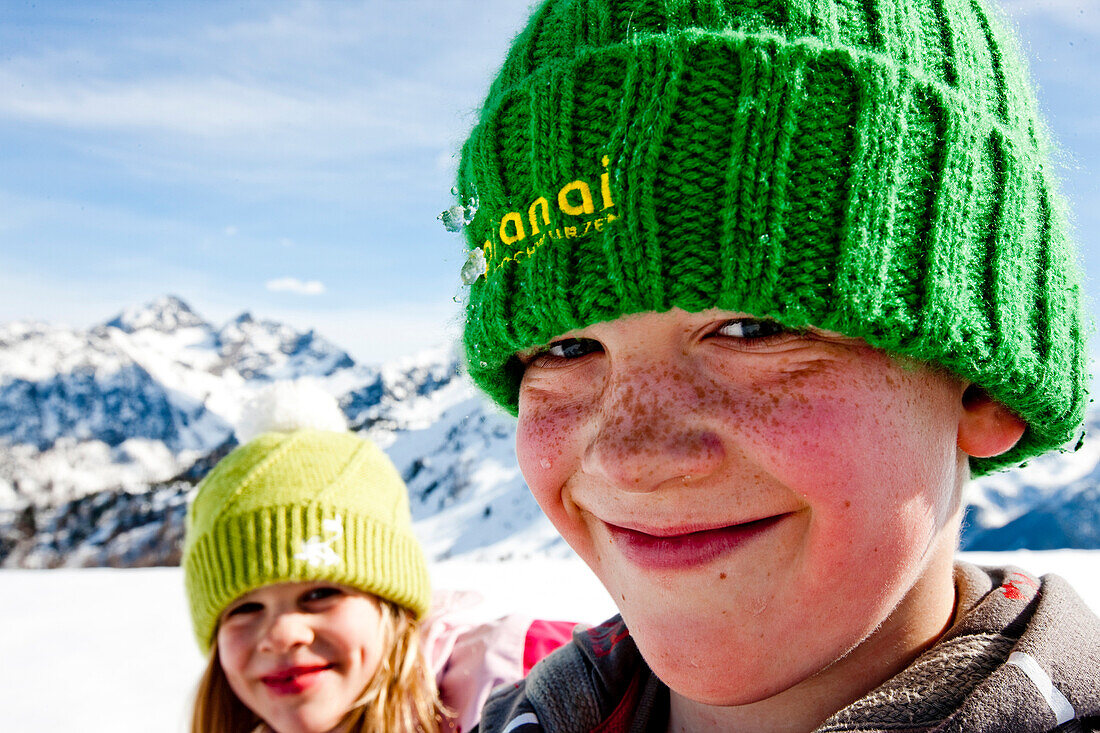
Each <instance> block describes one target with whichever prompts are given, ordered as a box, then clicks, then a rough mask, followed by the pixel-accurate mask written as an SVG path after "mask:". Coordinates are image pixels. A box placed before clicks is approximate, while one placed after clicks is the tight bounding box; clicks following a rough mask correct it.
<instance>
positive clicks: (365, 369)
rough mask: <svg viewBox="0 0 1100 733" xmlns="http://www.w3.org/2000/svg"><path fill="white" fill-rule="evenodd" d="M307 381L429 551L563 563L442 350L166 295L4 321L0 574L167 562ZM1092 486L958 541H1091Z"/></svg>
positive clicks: (1076, 460)
mask: <svg viewBox="0 0 1100 733" xmlns="http://www.w3.org/2000/svg"><path fill="white" fill-rule="evenodd" d="M300 378H308V379H313V380H316V381H317V382H318V383H319V384H320V385H321V386H322V387H323V388H324V389H325V390H327V391H328V392H330V393H331V394H333V395H334V396H335V397H336V398H337V399H338V401H339V403H340V406H341V408H342V409H343V411H344V413H345V415H346V416H347V417H348V421H349V425H350V426H351V427H352V428H353V429H355V430H357V431H361V432H362V433H364V434H365V435H367V436H369V437H371V438H372V439H373V440H375V441H377V442H378V443H379V444H380V445H381V446H382V447H383V448H384V449H386V451H387V452H388V453H389V455H390V456H391V458H392V459H393V460H394V463H395V464H396V465H397V467H398V470H399V471H401V473H402V475H403V476H404V478H405V480H406V481H407V482H408V484H409V490H410V498H411V507H412V510H413V515H414V521H415V522H416V531H417V533H418V535H419V536H420V537H421V539H422V540H423V541H424V543H425V546H426V549H427V551H428V554H429V556H431V557H433V558H445V557H454V556H465V557H471V558H483V559H487V560H492V559H498V558H505V557H513V556H530V555H561V554H567V553H568V552H569V550H568V548H567V547H566V546H565V545H564V543H563V542H562V541H561V540H560V538H558V536H557V534H556V532H555V531H554V530H553V528H552V527H551V526H550V524H549V523H548V522H547V520H546V519H545V518H544V517H543V516H542V514H541V512H540V511H539V509H538V507H537V505H536V504H535V502H534V500H533V499H532V498H531V496H530V493H529V492H528V491H527V488H526V486H525V484H524V483H523V479H522V477H521V476H520V474H519V472H518V469H517V468H516V459H515V450H514V439H515V425H514V421H513V420H512V419H511V418H510V417H508V416H507V415H505V414H503V413H502V412H501V411H499V410H498V409H497V408H495V407H494V406H492V405H490V404H489V403H487V402H486V401H485V400H483V399H482V398H481V397H480V396H479V395H478V394H477V393H476V391H475V390H474V389H473V387H472V386H471V385H470V383H469V382H468V380H467V379H466V378H465V377H464V376H463V375H462V374H461V373H460V365H459V361H458V359H457V357H456V356H455V355H454V354H453V353H451V352H449V351H445V350H437V351H429V352H425V353H422V354H419V355H416V356H410V357H407V358H405V359H401V360H398V361H395V362H393V363H389V364H384V365H382V366H371V365H364V364H359V363H356V362H355V360H354V359H352V357H351V356H350V355H349V354H348V353H347V352H345V351H344V350H342V349H340V348H339V347H338V346H336V345H334V344H332V343H330V342H328V341H327V340H325V339H324V338H323V337H322V336H320V335H319V334H317V333H314V332H313V331H306V332H299V331H296V330H295V329H293V328H290V327H289V326H286V325H285V324H280V323H276V322H273V321H267V320H262V319H256V318H254V317H253V316H252V315H250V314H247V313H245V314H241V315H240V316H238V317H236V318H234V319H231V320H230V321H229V322H227V323H225V324H224V325H222V326H220V327H215V326H214V325H212V324H210V323H209V322H208V321H206V320H205V319H204V318H202V317H201V316H200V315H199V314H197V313H196V312H195V311H194V310H193V309H192V308H191V307H190V306H189V305H188V304H187V303H185V302H184V301H182V300H181V299H179V298H176V297H173V296H166V297H163V298H160V299H158V300H156V301H154V302H153V303H149V304H147V305H145V306H141V307H136V308H131V309H128V310H127V311H125V312H123V313H121V314H119V315H118V316H117V317H115V318H113V319H111V320H109V321H107V322H106V323H104V324H101V325H98V326H95V327H93V328H90V329H86V330H78V329H67V328H62V327H58V326H52V325H49V324H41V323H22V322H16V323H8V324H0V566H4V567H55V566H89V565H92V566H94V565H114V566H139V565H162V564H173V563H175V562H178V558H179V541H180V539H181V538H182V533H183V519H184V515H185V511H186V502H187V499H188V496H189V494H190V492H191V491H192V490H193V488H194V486H195V484H196V483H197V482H198V480H199V479H200V478H201V477H202V475H204V474H205V472H206V471H207V470H209V468H210V466H212V465H213V464H214V463H215V462H216V461H217V460H218V459H219V458H220V457H221V456H223V455H225V453H227V452H228V451H229V450H231V449H232V447H233V446H234V445H235V444H236V441H235V438H234V436H233V429H232V425H233V424H234V422H235V421H236V419H237V417H238V414H239V409H240V406H241V404H243V402H244V401H245V400H246V399H247V398H248V397H250V396H251V395H252V394H254V393H255V392H256V391H257V390H258V389H260V388H262V387H263V386H264V385H265V384H268V383H270V382H271V381H272V380H275V379H300ZM1090 423H1091V427H1092V430H1090V435H1091V434H1095V429H1096V428H1097V427H1100V425H1098V423H1100V417H1098V416H1097V415H1095V414H1094V415H1092V416H1090ZM1098 487H1100V442H1098V441H1093V440H1091V439H1090V440H1086V441H1085V443H1084V445H1083V447H1082V448H1081V449H1080V450H1079V451H1077V452H1075V453H1066V454H1061V455H1052V456H1047V457H1044V458H1042V459H1039V460H1037V461H1034V462H1032V464H1031V465H1030V466H1027V467H1024V468H1021V469H1017V470H1015V471H1011V472H1005V473H1001V474H997V475H995V476H993V477H988V478H986V479H983V480H982V481H980V482H975V484H974V485H973V486H971V487H970V488H969V490H968V492H969V493H968V494H967V497H966V498H967V499H968V501H969V506H968V515H967V517H968V523H967V527H966V530H965V532H964V537H963V544H964V547H965V548H968V549H1016V548H1021V547H1030V548H1036V549H1038V548H1044V549H1045V548H1050V547H1100V533H1098V530H1097V528H1098V527H1100V521H1098V520H1100V516H1098V513H1100V509H1098V507H1100V501H1098V499H1100V488H1098Z"/></svg>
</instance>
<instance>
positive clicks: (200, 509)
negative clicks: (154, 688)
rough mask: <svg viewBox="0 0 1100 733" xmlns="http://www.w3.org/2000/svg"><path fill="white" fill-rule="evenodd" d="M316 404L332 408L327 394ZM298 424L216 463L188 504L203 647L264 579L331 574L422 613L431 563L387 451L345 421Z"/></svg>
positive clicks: (187, 544) (188, 552)
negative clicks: (325, 425) (224, 616)
mask: <svg viewBox="0 0 1100 733" xmlns="http://www.w3.org/2000/svg"><path fill="white" fill-rule="evenodd" d="M318 391H319V390H318ZM284 399H285V393H284ZM321 399H328V400H329V401H331V403H332V404H331V409H332V410H336V411H338V410H339V408H337V407H336V404H335V401H334V400H332V398H331V397H328V396H327V395H323V396H322V397H321ZM339 420H340V421H341V423H343V416H342V414H341V415H340V418H339ZM294 422H295V419H293V418H291V421H290V424H287V423H286V421H284V424H283V425H280V426H278V429H277V430H271V431H268V432H264V433H262V434H260V435H259V436H257V437H255V438H254V439H252V440H250V441H249V442H247V443H245V444H244V445H242V446H240V447H238V448H237V449H235V450H234V451H233V452H232V453H230V454H229V455H228V456H226V457H225V458H223V459H222V460H221V461H219V462H218V464H217V465H216V466H215V467H214V468H213V470H212V471H211V472H210V473H209V474H208V475H207V476H206V478H205V479H204V480H203V481H202V483H201V484H199V487H198V491H197V493H196V495H195V498H194V501H193V502H192V504H191V506H190V509H189V511H188V515H187V535H186V539H185V541H184V548H183V569H184V582H185V585H186V590H187V598H188V601H189V603H190V606H191V620H192V624H193V627H194V631H195V637H196V639H197V640H198V642H199V646H200V647H201V648H202V649H203V650H204V651H206V650H208V649H209V648H210V646H211V644H212V643H213V640H214V633H215V631H216V629H217V624H218V618H219V616H220V615H221V613H222V611H224V610H225V608H226V607H227V606H228V605H229V604H230V603H231V602H232V601H233V600H234V599H236V598H238V597H239V596H241V595H243V594H244V593H248V592H249V591H252V590H255V589H256V588H259V587H261V586H264V585H270V584H272V583H282V582H289V581H306V580H324V581H331V582H333V583H340V584H343V585H347V586H350V587H352V588H358V589H360V590H362V591H365V592H367V593H372V594H374V595H376V596H378V597H380V598H385V599H387V600H390V601H393V602H394V603H396V604H397V605H399V606H403V607H405V608H408V609H410V610H411V611H413V612H414V613H415V614H416V615H417V617H422V616H423V615H424V614H425V613H426V612H427V610H428V604H429V601H430V595H431V589H430V583H429V579H428V568H427V563H426V562H425V560H424V554H423V551H422V549H421V547H420V543H419V542H418V541H417V539H416V537H415V536H414V535H413V532H412V522H411V518H410V515H409V502H408V493H407V490H406V488H405V484H404V482H403V481H402V480H401V476H400V475H399V474H398V473H397V470H396V469H395V468H394V466H393V464H392V463H391V462H390V460H389V458H387V457H386V454H385V453H383V452H382V451H381V450H380V449H379V448H378V447H377V446H375V445H374V444H373V443H371V442H370V441H367V440H364V439H362V438H360V437H359V436H357V435H355V434H353V433H349V432H347V430H346V425H345V426H343V427H340V426H339V425H337V426H332V427H338V428H339V429H338V430H328V429H325V430H318V429H314V428H309V427H305V428H296V427H294ZM298 422H301V421H298Z"/></svg>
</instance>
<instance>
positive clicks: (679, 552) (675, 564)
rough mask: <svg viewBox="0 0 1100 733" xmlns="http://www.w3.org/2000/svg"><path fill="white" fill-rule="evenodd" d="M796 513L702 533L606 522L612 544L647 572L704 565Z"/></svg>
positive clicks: (702, 531) (701, 531)
mask: <svg viewBox="0 0 1100 733" xmlns="http://www.w3.org/2000/svg"><path fill="white" fill-rule="evenodd" d="M794 514H795V512H786V513H783V514H776V515H774V516H770V517H765V518H763V519H757V520H753V521H751V522H743V523H741V524H733V525H728V526H724V527H715V528H713V529H704V530H698V531H684V532H677V531H676V530H672V531H670V532H669V533H667V534H665V533H663V532H662V533H661V534H650V533H647V532H642V531H639V530H636V529H628V528H626V527H620V526H618V525H614V524H608V523H607V522H604V526H606V527H607V530H608V533H609V534H610V536H611V542H612V544H614V545H615V547H617V548H618V549H619V551H620V552H621V553H622V554H623V557H625V558H626V559H627V560H628V561H630V562H631V563H633V564H635V565H637V566H639V567H641V568H643V569H647V570H672V569H679V568H688V567H692V566H696V565H702V564H704V563H708V562H710V561H711V560H714V559H715V558H717V557H718V556H720V555H723V554H725V553H726V552H728V551H730V550H732V549H734V548H735V547H738V546H739V545H741V544H742V543H744V542H747V541H749V540H751V539H753V538H754V537H756V536H758V535H761V534H763V533H765V532H767V531H768V530H770V529H771V528H773V527H775V526H776V525H777V524H779V523H780V522H782V521H783V520H784V519H787V518H788V517H791V516H793V515H794Z"/></svg>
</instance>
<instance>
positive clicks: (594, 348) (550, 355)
mask: <svg viewBox="0 0 1100 733" xmlns="http://www.w3.org/2000/svg"><path fill="white" fill-rule="evenodd" d="M602 350H603V347H602V346H601V345H600V342H599V341H595V340H593V339H583V338H578V339H562V340H561V341H555V342H554V343H552V344H550V345H549V346H547V347H546V348H545V349H543V350H542V351H540V352H538V353H537V354H535V356H534V357H533V358H532V359H531V361H529V362H528V365H531V364H534V365H536V366H552V365H553V362H555V361H571V360H573V359H580V358H581V357H582V356H588V355H589V354H594V353H596V352H599V351H602Z"/></svg>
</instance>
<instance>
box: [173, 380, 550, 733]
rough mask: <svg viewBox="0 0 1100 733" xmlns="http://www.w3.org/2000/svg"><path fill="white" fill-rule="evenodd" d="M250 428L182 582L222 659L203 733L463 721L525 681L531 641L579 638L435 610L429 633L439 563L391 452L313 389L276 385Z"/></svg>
mask: <svg viewBox="0 0 1100 733" xmlns="http://www.w3.org/2000/svg"><path fill="white" fill-rule="evenodd" d="M242 423H243V425H242V428H241V429H239V430H238V435H239V437H240V439H241V441H242V445H241V446H240V447H238V448H237V449H236V450H234V451H233V452H232V453H230V454H229V455H228V456H227V457H226V458H224V459H223V460H222V461H220V462H219V463H218V465H217V466H215V467H214V469H213V470H212V471H211V472H210V474H209V475H208V476H207V477H206V478H205V479H204V480H203V482H202V483H201V484H200V485H199V488H198V491H197V494H196V496H195V499H194V502H193V503H192V505H191V507H190V511H189V514H188V526H187V536H186V540H185V543H184V550H183V568H184V578H185V583H186V590H187V597H188V600H189V603H190V607H191V617H192V622H193V626H194V632H195V635H196V638H197V640H198V642H199V646H200V647H201V648H202V649H203V650H204V651H205V652H206V653H207V654H208V655H209V664H208V666H207V669H206V672H205V674H204V675H203V677H202V680H201V682H200V685H199V690H198V695H197V699H196V701H195V709H194V713H193V716H192V728H191V729H192V731H193V733H200V732H201V733H219V732H225V733H239V732H241V731H257V732H264V733H267V732H270V731H275V732H277V733H325V732H326V731H339V732H340V733H350V732H352V731H427V732H435V731H441V730H446V731H453V730H461V729H463V728H465V727H467V726H470V725H473V723H474V722H475V721H476V716H477V711H478V710H480V706H481V702H482V701H483V700H484V699H485V697H487V695H488V692H489V690H490V689H491V687H492V686H494V685H495V684H499V683H502V682H512V681H515V680H517V679H519V678H520V677H521V676H522V674H523V673H524V671H525V670H524V664H523V661H524V653H525V651H527V652H528V653H529V649H525V647H532V646H534V645H535V644H540V645H541V646H539V647H538V648H539V649H540V650H541V651H540V653H543V654H544V653H545V652H546V651H547V650H548V649H549V648H552V646H556V645H557V644H560V643H563V642H564V641H565V640H566V638H567V637H566V636H565V635H564V634H562V633H561V631H562V629H563V628H564V626H565V625H559V626H556V627H551V628H552V629H554V630H555V631H556V634H557V636H556V639H555V643H554V644H551V645H548V644H547V643H546V636H547V634H546V633H545V626H544V625H543V626H538V625H536V626H532V625H531V624H529V623H526V622H522V621H518V620H517V617H509V618H507V619H501V620H500V621H497V622H493V623H491V624H482V625H476V624H468V623H467V624H454V623H447V621H446V619H445V618H443V616H446V615H447V614H445V613H444V614H440V613H439V612H438V610H437V612H436V613H434V614H433V617H432V618H433V626H432V630H431V632H430V633H428V632H426V631H424V630H422V621H423V619H424V617H425V615H426V614H427V612H428V611H429V606H430V600H431V596H430V588H429V580H428V570H427V565H426V563H425V560H424V556H423V552H422V550H421V547H420V545H419V543H418V542H417V540H416V538H415V537H414V536H413V533H412V528H411V518H410V515H409V507H408V497H407V493H406V488H405V485H404V483H403V482H402V480H401V478H400V476H399V475H398V473H397V471H396V469H395V468H394V466H393V464H392V463H391V462H390V461H389V459H388V458H387V457H386V456H385V454H384V453H383V452H382V451H381V450H379V449H378V448H377V447H376V446H375V445H373V444H372V443H370V442H368V441H365V440H363V439H361V438H359V437H358V436H356V435H354V434H352V433H349V432H347V430H346V423H345V420H344V417H343V415H342V413H341V412H340V410H339V408H338V407H337V405H336V403H335V401H334V400H333V399H332V398H331V397H330V396H328V395H327V394H325V393H324V392H322V391H321V390H320V389H317V388H312V389H311V388H310V387H308V386H306V385H301V384H299V385H293V386H291V385H276V386H275V387H273V388H272V389H271V390H269V391H268V392H267V393H265V394H264V395H261V397H260V398H259V399H258V400H257V401H255V402H254V403H253V404H252V405H250V406H249V408H248V410H246V415H245V418H244V420H243V421H242ZM253 436H254V437H253ZM443 605H444V607H453V606H454V604H453V603H451V604H450V605H449V606H448V604H447V603H446V602H444V604H443ZM532 628H534V629H539V630H542V631H543V633H542V634H541V637H540V638H539V639H534V638H533V637H532V634H531V633H530V630H531V629H532ZM466 646H476V647H477V648H483V647H486V646H489V647H493V648H494V649H495V651H496V653H495V654H493V655H486V654H479V655H472V654H465V653H463V651H462V650H463V649H464V648H465V647H466ZM427 648H430V649H431V650H435V651H437V654H435V657H436V659H435V662H434V663H432V661H431V660H430V659H428V658H427V654H426V653H427V651H428V649H427ZM440 651H441V652H442V654H443V655H445V656H442V657H441V655H440V654H439V653H438V652H440ZM456 658H458V659H462V660H463V661H462V663H461V664H460V665H455V664H450V663H448V661H446V660H448V659H456ZM490 658H491V659H493V660H495V661H494V663H493V665H491V666H490V665H489V664H488V662H487V661H486V660H488V659H490ZM456 667H461V668H460V669H459V668H456ZM437 683H438V685H439V687H437ZM440 688H443V689H444V692H443V695H442V697H441V693H440V692H439V689H440ZM443 700H446V701H447V702H449V703H450V705H447V704H445V703H444V702H443Z"/></svg>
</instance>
